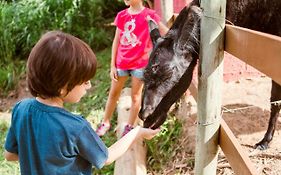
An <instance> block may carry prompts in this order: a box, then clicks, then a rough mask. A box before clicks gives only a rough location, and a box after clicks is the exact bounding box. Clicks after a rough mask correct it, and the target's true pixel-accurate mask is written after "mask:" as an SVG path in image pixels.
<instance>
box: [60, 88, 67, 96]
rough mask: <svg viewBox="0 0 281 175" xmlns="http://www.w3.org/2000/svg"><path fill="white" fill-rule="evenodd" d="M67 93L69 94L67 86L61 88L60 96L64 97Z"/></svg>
mask: <svg viewBox="0 0 281 175" xmlns="http://www.w3.org/2000/svg"><path fill="white" fill-rule="evenodd" d="M66 94H67V90H66V88H65V87H63V88H61V89H60V96H61V97H64V96H66Z"/></svg>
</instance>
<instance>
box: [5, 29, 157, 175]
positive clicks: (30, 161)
mask: <svg viewBox="0 0 281 175" xmlns="http://www.w3.org/2000/svg"><path fill="white" fill-rule="evenodd" d="M95 72H96V57H95V55H94V53H93V51H92V50H91V49H90V47H89V46H88V45H87V44H86V43H84V42H83V41H81V40H80V39H78V38H76V37H74V36H72V35H70V34H66V33H63V32H60V31H52V32H47V33H46V34H44V35H43V36H42V38H41V39H40V40H39V41H38V43H37V44H36V45H35V46H34V48H33V49H32V51H31V53H30V55H29V58H28V62H27V82H28V87H29V90H30V92H31V94H32V95H33V96H34V97H35V98H32V99H25V100H22V101H20V102H18V103H17V104H16V105H15V107H14V108H13V112H12V121H11V127H10V129H9V131H8V135H7V139H6V143H5V149H6V151H5V158H6V159H7V160H8V161H17V160H19V163H20V169H21V174H26V175H33V174H36V175H38V174H40V175H45V174H46V175H50V174H68V175H70V174H85V175H90V174H92V172H91V171H92V166H95V167H97V168H101V167H103V166H104V165H105V164H109V163H111V162H113V161H114V160H116V159H117V158H118V157H120V156H121V155H122V154H123V153H125V152H126V150H127V149H128V148H129V147H130V145H131V144H132V143H133V142H134V140H136V139H139V138H146V139H151V138H152V137H153V136H155V135H156V134H157V133H158V132H159V129H158V130H151V129H145V128H141V127H136V128H135V129H133V130H132V131H131V132H130V133H128V134H127V135H126V136H125V137H123V138H121V139H120V140H119V141H117V142H116V143H115V144H113V145H112V146H111V147H109V148H107V147H106V146H105V145H104V143H103V142H102V140H101V139H100V138H99V136H98V135H97V134H96V133H95V131H93V129H92V128H91V126H90V124H89V123H88V122H87V121H86V120H85V119H84V118H83V117H82V116H79V115H75V114H72V113H70V112H68V111H67V110H65V109H64V108H63V105H64V103H76V102H79V101H80V99H81V97H83V96H84V95H85V94H86V91H87V90H88V89H89V88H90V87H91V83H90V81H89V80H90V79H91V78H92V77H93V76H94V75H95Z"/></svg>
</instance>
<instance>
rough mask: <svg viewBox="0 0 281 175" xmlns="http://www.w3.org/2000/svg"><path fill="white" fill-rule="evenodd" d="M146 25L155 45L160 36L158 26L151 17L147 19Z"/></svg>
mask: <svg viewBox="0 0 281 175" xmlns="http://www.w3.org/2000/svg"><path fill="white" fill-rule="evenodd" d="M148 26H149V32H150V38H151V40H152V43H153V46H155V45H156V43H157V39H158V38H160V37H161V35H160V32H159V29H158V26H157V24H156V23H155V21H154V20H152V19H149V20H148Z"/></svg>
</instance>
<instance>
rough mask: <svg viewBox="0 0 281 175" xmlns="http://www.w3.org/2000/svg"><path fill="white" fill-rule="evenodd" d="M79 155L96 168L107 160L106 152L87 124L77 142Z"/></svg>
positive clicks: (101, 142) (105, 148)
mask: <svg viewBox="0 0 281 175" xmlns="http://www.w3.org/2000/svg"><path fill="white" fill-rule="evenodd" d="M77 146H78V150H79V155H81V156H82V157H83V158H85V159H86V160H88V161H89V162H91V163H92V164H93V165H94V166H95V167H96V168H98V169H100V168H102V167H103V166H104V164H105V161H106V160H107V158H108V150H107V147H106V146H105V144H104V143H103V141H102V140H101V139H100V137H99V136H98V135H97V134H96V133H95V131H94V130H93V129H92V127H91V126H90V124H89V123H88V122H87V124H86V126H85V127H84V128H83V129H82V131H81V134H80V136H79V138H78V141H77Z"/></svg>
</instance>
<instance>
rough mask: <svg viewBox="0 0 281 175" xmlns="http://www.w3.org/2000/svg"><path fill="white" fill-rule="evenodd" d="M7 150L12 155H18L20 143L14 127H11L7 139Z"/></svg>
mask: <svg viewBox="0 0 281 175" xmlns="http://www.w3.org/2000/svg"><path fill="white" fill-rule="evenodd" d="M5 149H6V150H7V151H8V152H10V153H15V154H18V143H17V140H16V136H15V134H14V131H13V128H12V127H10V129H9V131H8V134H7V137H6V142H5Z"/></svg>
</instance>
